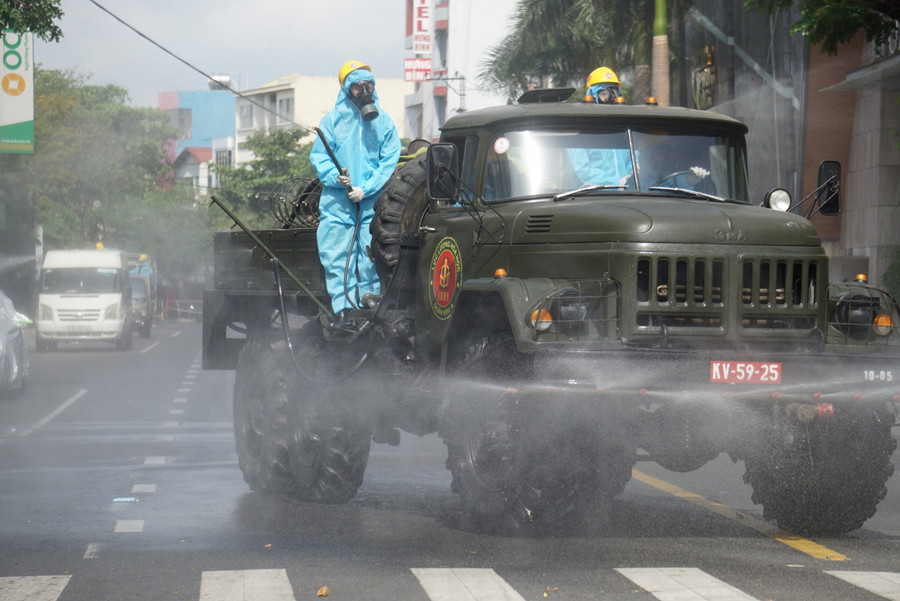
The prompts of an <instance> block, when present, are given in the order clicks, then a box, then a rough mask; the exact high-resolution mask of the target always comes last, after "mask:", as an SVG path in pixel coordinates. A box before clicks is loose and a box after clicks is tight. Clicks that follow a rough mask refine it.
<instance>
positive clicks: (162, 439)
mask: <svg viewBox="0 0 900 601" xmlns="http://www.w3.org/2000/svg"><path fill="white" fill-rule="evenodd" d="M155 441H156V442H175V435H174V434H163V435H160V436H157V437H156V439H155Z"/></svg>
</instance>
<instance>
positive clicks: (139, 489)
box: [131, 484, 156, 495]
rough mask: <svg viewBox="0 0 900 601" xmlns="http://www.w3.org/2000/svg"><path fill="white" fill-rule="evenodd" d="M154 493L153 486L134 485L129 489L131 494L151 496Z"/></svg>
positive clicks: (154, 487) (154, 488) (154, 486)
mask: <svg viewBox="0 0 900 601" xmlns="http://www.w3.org/2000/svg"><path fill="white" fill-rule="evenodd" d="M155 492H156V485H155V484H135V485H134V486H132V487H131V494H133V495H138V494H152V493H155Z"/></svg>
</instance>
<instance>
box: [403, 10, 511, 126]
mask: <svg viewBox="0 0 900 601" xmlns="http://www.w3.org/2000/svg"><path fill="white" fill-rule="evenodd" d="M516 4H517V0H493V1H491V2H479V1H477V0H433V1H432V0H406V44H405V46H406V49H407V51H409V52H410V53H411V54H412V55H413V56H412V57H411V58H410V59H407V63H408V67H407V69H405V78H406V79H407V80H408V81H411V82H414V84H415V88H414V90H413V92H412V93H411V94H409V95H408V96H407V97H406V100H405V112H404V119H403V130H402V131H403V135H405V136H406V137H408V138H410V139H414V138H423V139H426V140H432V141H433V140H437V139H438V137H440V128H441V126H442V125H443V124H444V122H445V121H446V120H447V119H448V118H450V117H451V116H452V115H454V114H456V113H458V112H463V111H466V110H472V109H478V108H484V107H488V106H496V105H498V104H503V103H504V102H506V99H505V98H504V97H503V96H502V95H499V94H496V93H494V92H491V91H488V90H485V89H482V87H481V85H480V84H479V81H478V75H479V73H480V72H481V70H482V69H483V66H482V63H483V61H484V60H485V58H486V57H487V55H488V51H489V49H490V48H491V47H492V46H494V45H496V44H498V43H499V42H500V41H501V40H502V39H503V38H504V37H505V36H506V34H507V33H508V29H507V27H508V23H509V19H510V18H511V16H512V15H513V13H514V10H515V7H516ZM425 65H429V67H430V68H428V69H425V68H424V66H425ZM425 71H427V74H426V73H425ZM398 123H399V122H398Z"/></svg>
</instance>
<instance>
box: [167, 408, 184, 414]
mask: <svg viewBox="0 0 900 601" xmlns="http://www.w3.org/2000/svg"><path fill="white" fill-rule="evenodd" d="M169 415H184V409H169Z"/></svg>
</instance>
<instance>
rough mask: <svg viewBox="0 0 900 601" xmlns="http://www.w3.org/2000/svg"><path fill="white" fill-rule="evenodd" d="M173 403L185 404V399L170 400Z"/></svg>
mask: <svg viewBox="0 0 900 601" xmlns="http://www.w3.org/2000/svg"><path fill="white" fill-rule="evenodd" d="M172 402H173V403H187V399H186V398H184V397H176V398H174V399H172Z"/></svg>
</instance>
